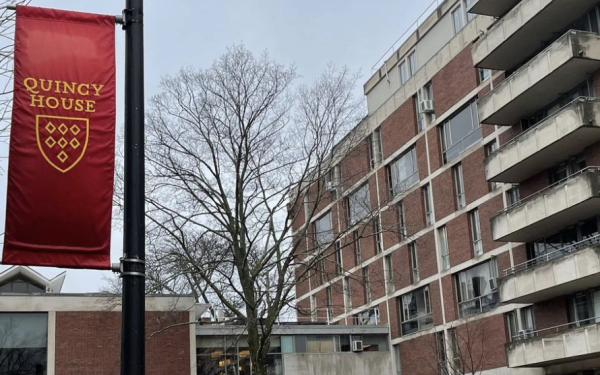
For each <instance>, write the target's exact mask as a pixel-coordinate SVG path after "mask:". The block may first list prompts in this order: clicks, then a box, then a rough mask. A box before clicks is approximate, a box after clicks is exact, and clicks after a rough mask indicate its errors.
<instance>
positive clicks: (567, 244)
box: [526, 216, 600, 267]
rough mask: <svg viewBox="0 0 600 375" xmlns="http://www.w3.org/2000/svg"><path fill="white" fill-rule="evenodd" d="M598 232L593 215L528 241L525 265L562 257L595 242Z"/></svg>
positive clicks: (598, 238)
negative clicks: (548, 234) (546, 235)
mask: <svg viewBox="0 0 600 375" xmlns="http://www.w3.org/2000/svg"><path fill="white" fill-rule="evenodd" d="M599 232H600V231H599V226H598V216H594V217H592V218H590V219H588V220H585V221H582V222H580V223H578V224H577V225H574V226H570V227H568V228H565V229H563V230H561V231H560V232H558V233H555V234H553V235H551V236H548V237H546V238H543V239H540V240H538V241H537V242H534V243H528V244H527V245H526V246H527V260H528V262H527V267H532V266H535V265H537V264H542V263H546V262H548V261H551V260H553V259H556V258H559V257H562V256H564V255H566V254H569V253H571V252H572V251H573V250H576V249H578V248H580V247H583V246H589V245H592V244H597V243H598V242H599V240H600V237H598V234H599Z"/></svg>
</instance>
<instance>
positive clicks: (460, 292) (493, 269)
mask: <svg viewBox="0 0 600 375" xmlns="http://www.w3.org/2000/svg"><path fill="white" fill-rule="evenodd" d="M485 267H487V271H488V275H485V276H486V277H487V278H488V279H487V280H485V282H486V283H487V284H489V293H486V294H483V292H482V291H481V285H480V286H479V287H478V288H477V289H478V290H476V288H475V285H473V279H471V280H469V279H467V277H468V275H469V272H471V273H474V272H475V270H477V269H479V271H480V272H481V270H483V269H485ZM462 275H464V277H463V276H462ZM477 278H478V279H479V278H481V277H480V276H478V277H477ZM484 278H485V277H484ZM463 279H464V280H463ZM454 280H455V284H456V299H457V303H458V313H459V316H460V318H469V317H471V316H475V315H479V314H482V313H485V312H488V311H492V310H494V309H495V308H497V307H498V306H499V305H500V299H499V292H498V265H497V262H496V259H495V258H491V259H489V260H487V261H485V262H481V263H478V264H476V265H474V266H472V267H469V268H467V269H465V270H462V271H460V272H457V273H456V274H454ZM468 288H471V289H468ZM469 293H473V294H479V295H476V296H470V295H469ZM484 299H485V302H489V304H487V305H485V306H484V305H483V303H482V302H484ZM473 303H474V304H475V308H474V309H473V308H469V307H468V306H469V304H473ZM464 306H467V307H466V308H465V307H464ZM463 309H464V310H463ZM476 310H479V311H478V312H477V311H476ZM465 312H469V314H465Z"/></svg>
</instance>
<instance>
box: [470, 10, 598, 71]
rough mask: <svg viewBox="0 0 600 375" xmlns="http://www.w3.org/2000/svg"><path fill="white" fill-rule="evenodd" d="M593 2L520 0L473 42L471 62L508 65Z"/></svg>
mask: <svg viewBox="0 0 600 375" xmlns="http://www.w3.org/2000/svg"><path fill="white" fill-rule="evenodd" d="M496 3H502V2H501V1H496ZM596 4H597V1H596V0H577V1H573V0H523V1H521V2H520V3H519V4H517V5H516V6H515V7H514V8H513V9H512V10H511V11H510V12H508V13H507V14H506V15H505V16H504V17H502V19H500V20H498V21H497V22H496V24H495V25H494V26H493V27H492V28H491V29H489V31H488V32H487V33H485V34H484V35H483V36H482V37H481V38H480V39H479V40H478V41H477V42H475V44H474V45H473V50H472V54H473V64H474V65H475V66H477V67H479V68H488V69H496V70H507V69H512V68H514V67H515V66H517V65H518V64H519V63H521V62H522V61H524V60H525V59H527V58H528V57H529V56H532V55H533V54H535V52H536V51H538V50H539V49H540V47H541V46H543V45H544V43H547V42H548V41H550V40H552V39H553V38H554V37H555V36H556V35H558V33H561V32H562V31H563V30H564V29H565V28H566V27H568V26H569V25H570V24H571V23H572V22H573V21H575V20H576V19H577V18H578V17H579V16H581V15H582V14H583V13H585V11H587V10H588V9H590V8H591V7H593V6H594V5H596ZM476 5H477V4H476Z"/></svg>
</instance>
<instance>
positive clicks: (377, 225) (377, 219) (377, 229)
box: [372, 214, 383, 254]
mask: <svg viewBox="0 0 600 375" xmlns="http://www.w3.org/2000/svg"><path fill="white" fill-rule="evenodd" d="M372 223H373V236H374V242H375V254H381V253H383V240H382V238H381V235H382V229H381V215H379V214H376V215H375V216H374V217H373V222H372Z"/></svg>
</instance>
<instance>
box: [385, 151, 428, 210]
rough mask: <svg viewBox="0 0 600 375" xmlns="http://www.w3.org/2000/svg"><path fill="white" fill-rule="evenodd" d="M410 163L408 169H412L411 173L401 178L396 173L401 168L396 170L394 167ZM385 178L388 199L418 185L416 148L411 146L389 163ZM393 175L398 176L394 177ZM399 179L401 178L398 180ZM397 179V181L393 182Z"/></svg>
mask: <svg viewBox="0 0 600 375" xmlns="http://www.w3.org/2000/svg"><path fill="white" fill-rule="evenodd" d="M405 158H410V161H407V160H406V159H405ZM409 162H410V167H412V171H407V173H410V174H409V175H407V176H405V177H401V176H400V175H399V173H398V172H397V171H398V170H399V169H401V168H397V167H396V165H397V164H398V163H399V165H400V166H402V165H408V163H409ZM386 170H387V177H388V187H389V194H390V198H392V199H393V198H395V197H398V196H400V195H402V194H404V193H406V192H407V191H409V190H410V189H411V188H412V187H413V186H415V185H416V184H418V183H419V181H420V176H419V160H418V157H417V148H416V146H415V145H413V146H411V147H410V148H409V149H407V150H406V151H404V152H403V153H402V154H401V155H400V156H398V157H397V158H395V159H394V160H393V161H391V162H390V163H389V164H388V165H387V166H386ZM394 174H398V175H397V176H394ZM400 178H403V179H402V180H400ZM394 179H397V181H394Z"/></svg>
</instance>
